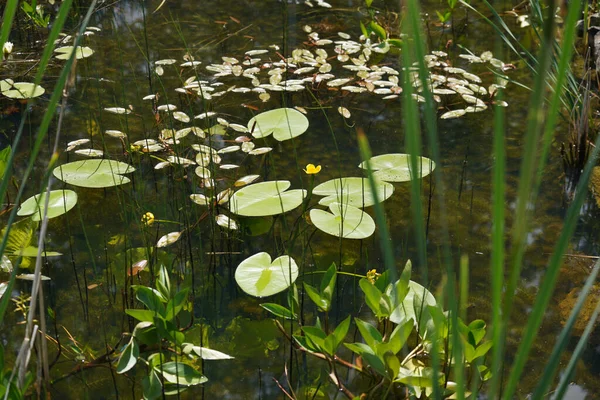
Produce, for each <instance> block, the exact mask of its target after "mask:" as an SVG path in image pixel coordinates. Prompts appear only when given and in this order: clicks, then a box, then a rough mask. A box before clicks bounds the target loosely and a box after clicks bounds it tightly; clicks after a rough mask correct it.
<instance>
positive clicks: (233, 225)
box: [215, 214, 238, 230]
mask: <svg viewBox="0 0 600 400" xmlns="http://www.w3.org/2000/svg"><path fill="white" fill-rule="evenodd" d="M215 220H216V221H217V225H219V226H220V227H223V228H226V229H231V230H237V229H238V225H237V222H235V221H234V220H232V219H231V218H229V217H228V216H227V215H225V214H219V215H217V216H216V217H215Z"/></svg>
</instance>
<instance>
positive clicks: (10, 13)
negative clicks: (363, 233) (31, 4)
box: [0, 0, 19, 198]
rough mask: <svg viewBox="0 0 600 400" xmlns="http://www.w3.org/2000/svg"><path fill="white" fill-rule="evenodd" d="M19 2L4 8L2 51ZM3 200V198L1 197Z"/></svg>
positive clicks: (11, 0)
mask: <svg viewBox="0 0 600 400" xmlns="http://www.w3.org/2000/svg"><path fill="white" fill-rule="evenodd" d="M18 5H19V0H8V1H7V2H6V5H5V6H4V14H2V28H0V49H3V48H4V43H5V42H6V41H7V40H8V36H9V35H10V29H11V28H12V21H13V18H14V17H15V13H16V12H17V6H18ZM0 198H2V197H0Z"/></svg>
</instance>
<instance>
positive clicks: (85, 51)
mask: <svg viewBox="0 0 600 400" xmlns="http://www.w3.org/2000/svg"><path fill="white" fill-rule="evenodd" d="M74 50H75V47H73V46H63V47H59V48H57V49H54V52H55V53H58V54H57V55H56V58H58V59H59V60H68V59H69V57H71V54H72V53H73V51H74ZM92 54H94V50H92V49H91V48H89V47H87V46H77V51H76V53H75V58H77V59H78V60H80V59H82V58H87V57H89V56H91V55H92Z"/></svg>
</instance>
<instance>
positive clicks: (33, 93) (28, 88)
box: [0, 26, 100, 99]
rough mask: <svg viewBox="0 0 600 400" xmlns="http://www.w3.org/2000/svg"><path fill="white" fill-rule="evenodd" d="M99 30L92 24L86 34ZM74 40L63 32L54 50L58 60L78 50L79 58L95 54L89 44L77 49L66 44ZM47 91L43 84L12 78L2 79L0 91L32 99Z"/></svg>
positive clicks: (11, 96) (11, 95) (10, 96)
mask: <svg viewBox="0 0 600 400" xmlns="http://www.w3.org/2000/svg"><path fill="white" fill-rule="evenodd" d="M99 31H100V28H97V27H94V26H90V27H88V28H87V30H86V31H85V33H84V34H85V35H86V36H89V35H93V34H94V33H95V32H99ZM72 40H73V37H72V36H70V35H64V34H62V37H61V38H60V39H58V40H57V41H56V45H57V46H58V47H57V48H56V49H54V52H55V53H56V55H55V58H56V59H57V60H68V59H69V58H70V57H71V54H72V53H73V52H74V51H76V53H75V58H77V59H78V60H79V59H82V58H87V57H89V56H91V55H92V54H94V50H92V49H91V48H90V47H87V46H77V49H75V47H74V46H67V45H66V44H68V43H69V42H70V41H72ZM11 50H12V48H11ZM45 92H46V90H45V89H44V88H43V87H42V86H40V85H36V84H34V83H31V82H15V81H13V80H12V79H3V80H0V93H1V94H2V95H3V96H6V97H8V98H11V99H31V98H34V97H39V96H41V95H43V94H44V93H45Z"/></svg>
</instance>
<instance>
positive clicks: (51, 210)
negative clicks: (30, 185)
mask: <svg viewBox="0 0 600 400" xmlns="http://www.w3.org/2000/svg"><path fill="white" fill-rule="evenodd" d="M45 204H46V193H41V194H36V195H35V196H32V197H30V198H28V199H27V200H25V201H24V202H23V204H22V205H21V208H19V211H18V212H17V215H18V216H26V215H31V219H32V220H33V221H40V220H41V219H42V216H43V215H44V208H45V207H44V206H45ZM75 204H77V193H75V192H74V191H72V190H52V191H51V192H50V197H49V200H48V218H54V217H58V216H59V215H63V214H64V213H66V212H67V211H69V210H70V209H72V208H73V207H75ZM32 214H33V215H32Z"/></svg>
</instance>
